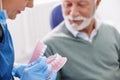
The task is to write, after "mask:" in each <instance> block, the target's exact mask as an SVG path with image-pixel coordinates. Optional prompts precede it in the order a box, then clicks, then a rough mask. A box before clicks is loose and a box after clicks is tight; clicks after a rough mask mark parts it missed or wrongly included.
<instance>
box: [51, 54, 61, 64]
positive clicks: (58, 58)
mask: <svg viewBox="0 0 120 80" xmlns="http://www.w3.org/2000/svg"><path fill="white" fill-rule="evenodd" d="M54 56H55V57H54V60H53V61H52V62H51V65H53V66H54V65H56V64H57V63H58V62H59V61H60V58H61V56H60V55H59V54H55V55H54Z"/></svg>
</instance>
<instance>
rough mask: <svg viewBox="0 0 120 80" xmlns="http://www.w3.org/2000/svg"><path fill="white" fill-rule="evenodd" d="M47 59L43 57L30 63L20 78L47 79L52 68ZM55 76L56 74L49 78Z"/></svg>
mask: <svg viewBox="0 0 120 80" xmlns="http://www.w3.org/2000/svg"><path fill="white" fill-rule="evenodd" d="M46 60H47V59H46V57H41V58H38V59H37V60H36V61H35V62H33V63H31V64H29V65H28V66H27V67H26V68H25V69H24V71H23V75H22V76H21V79H20V80H47V78H48V76H49V74H50V73H51V69H52V68H51V65H50V64H47V61H46ZM55 78H56V74H54V75H53V76H52V77H51V78H50V79H48V80H54V79H55Z"/></svg>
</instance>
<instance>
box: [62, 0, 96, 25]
mask: <svg viewBox="0 0 120 80" xmlns="http://www.w3.org/2000/svg"><path fill="white" fill-rule="evenodd" d="M96 7H97V5H96V0H62V10H63V16H64V18H65V19H67V21H68V22H69V23H70V24H71V25H72V24H74V25H76V26H79V25H81V24H82V23H83V22H84V24H85V26H88V25H89V24H90V21H91V17H92V16H93V15H94V13H95V10H96ZM66 17H67V18H66ZM86 23H87V25H86ZM84 24H83V25H84Z"/></svg>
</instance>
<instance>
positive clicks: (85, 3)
mask: <svg viewBox="0 0 120 80" xmlns="http://www.w3.org/2000/svg"><path fill="white" fill-rule="evenodd" d="M61 1H62V4H61V5H62V12H63V16H64V21H63V22H62V23H61V24H60V25H58V26H57V27H56V28H55V29H54V30H53V31H52V32H51V33H50V34H48V36H46V37H45V38H44V39H43V41H44V42H45V44H47V45H48V47H47V51H46V55H47V56H49V55H52V54H53V53H59V54H61V55H63V56H66V57H67V58H68V62H67V63H66V64H65V66H64V67H63V68H62V69H61V70H60V71H59V74H58V77H57V80H120V35H119V33H118V31H117V30H116V29H115V28H114V27H113V26H111V25H109V24H106V23H103V22H102V21H100V20H98V19H97V17H95V12H96V9H97V8H98V6H99V4H100V2H101V0H61Z"/></svg>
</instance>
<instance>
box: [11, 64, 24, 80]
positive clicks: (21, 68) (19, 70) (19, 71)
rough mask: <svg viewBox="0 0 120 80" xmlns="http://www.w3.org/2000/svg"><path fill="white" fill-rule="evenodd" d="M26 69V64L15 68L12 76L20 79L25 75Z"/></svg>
mask: <svg viewBox="0 0 120 80" xmlns="http://www.w3.org/2000/svg"><path fill="white" fill-rule="evenodd" d="M25 67H26V65H25V64H22V65H17V66H15V67H14V68H13V70H12V75H13V76H15V77H18V78H20V77H21V76H22V74H23V71H24V69H25Z"/></svg>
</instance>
